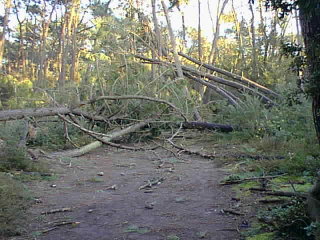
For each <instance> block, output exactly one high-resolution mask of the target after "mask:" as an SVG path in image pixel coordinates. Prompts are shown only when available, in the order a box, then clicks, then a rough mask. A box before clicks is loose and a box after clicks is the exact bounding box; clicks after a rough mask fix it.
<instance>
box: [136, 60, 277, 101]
mask: <svg viewBox="0 0 320 240" xmlns="http://www.w3.org/2000/svg"><path fill="white" fill-rule="evenodd" d="M134 56H135V57H136V58H139V59H141V60H144V61H147V63H149V64H165V65H167V66H172V67H174V66H173V64H172V63H168V62H163V61H160V60H156V59H150V58H147V57H144V56H140V55H134ZM182 70H183V71H184V73H186V72H187V73H192V74H193V75H195V76H197V77H203V78H207V79H208V80H210V81H213V82H216V83H219V84H222V85H226V86H229V87H232V88H235V89H238V90H242V91H247V92H248V93H249V94H251V95H256V96H258V97H259V98H261V101H262V102H263V103H265V104H268V105H271V106H274V105H277V103H275V102H274V101H273V100H271V99H270V98H269V97H267V96H265V95H264V94H262V93H261V92H258V90H257V89H254V88H251V87H248V86H246V85H244V84H242V83H239V82H234V81H230V80H227V79H224V78H220V77H216V76H213V75H211V74H208V73H203V72H200V71H198V70H196V69H194V68H191V67H187V66H184V65H182Z"/></svg>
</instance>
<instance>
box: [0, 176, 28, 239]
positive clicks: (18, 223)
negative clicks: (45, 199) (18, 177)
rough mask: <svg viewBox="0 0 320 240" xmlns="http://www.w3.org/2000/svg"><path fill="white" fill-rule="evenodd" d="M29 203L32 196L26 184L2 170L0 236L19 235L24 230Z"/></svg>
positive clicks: (0, 179)
mask: <svg viewBox="0 0 320 240" xmlns="http://www.w3.org/2000/svg"><path fill="white" fill-rule="evenodd" d="M29 204H30V197H29V194H28V192H27V191H26V189H25V188H24V186H23V185H22V184H21V183H19V182H17V181H15V180H13V179H12V177H11V176H10V175H9V174H5V173H1V172H0V209H1V211H0V236H14V235H19V234H21V233H22V232H23V231H24V226H25V223H26V222H27V220H26V214H25V210H26V208H27V207H28V206H29Z"/></svg>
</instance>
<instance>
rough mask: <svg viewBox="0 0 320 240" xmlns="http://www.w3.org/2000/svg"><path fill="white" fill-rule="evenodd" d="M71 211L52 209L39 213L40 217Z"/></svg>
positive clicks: (67, 209)
mask: <svg viewBox="0 0 320 240" xmlns="http://www.w3.org/2000/svg"><path fill="white" fill-rule="evenodd" d="M71 211H72V209H71V208H59V209H52V210H49V211H45V212H41V215H47V214H54V213H61V212H71Z"/></svg>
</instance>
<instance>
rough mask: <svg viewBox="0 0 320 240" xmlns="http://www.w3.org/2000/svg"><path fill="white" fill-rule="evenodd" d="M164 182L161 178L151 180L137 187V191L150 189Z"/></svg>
mask: <svg viewBox="0 0 320 240" xmlns="http://www.w3.org/2000/svg"><path fill="white" fill-rule="evenodd" d="M164 180H165V178H164V177H161V178H159V179H156V180H152V181H150V180H148V183H147V184H145V185H142V186H140V187H139V190H142V189H145V188H151V187H152V186H154V185H158V184H160V183H162V182H163V181H164Z"/></svg>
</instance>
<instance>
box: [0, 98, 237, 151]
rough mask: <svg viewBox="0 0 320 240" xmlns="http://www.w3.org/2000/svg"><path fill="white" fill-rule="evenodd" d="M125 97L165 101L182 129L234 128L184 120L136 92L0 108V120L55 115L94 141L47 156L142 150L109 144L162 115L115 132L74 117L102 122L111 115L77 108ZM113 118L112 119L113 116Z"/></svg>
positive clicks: (229, 129) (176, 109)
mask: <svg viewBox="0 0 320 240" xmlns="http://www.w3.org/2000/svg"><path fill="white" fill-rule="evenodd" d="M128 99H136V100H146V101H152V102H157V103H159V104H166V105H167V106H168V107H170V108H172V109H173V110H174V111H176V112H177V113H178V115H179V116H180V117H181V118H182V119H183V121H182V122H181V123H180V125H181V126H182V127H183V128H188V129H202V130H203V129H209V130H215V131H221V132H231V131H233V127H232V126H230V125H223V124H216V123H207V122H189V121H188V120H187V117H186V116H185V115H184V113H183V112H182V111H181V110H180V109H179V108H177V107H176V106H175V105H173V104H172V103H170V102H168V101H165V100H163V99H157V98H152V97H146V96H135V95H127V96H101V97H98V98H94V99H91V100H89V101H86V102H82V103H81V104H79V105H78V106H76V108H68V107H60V106H57V107H51V108H30V109H15V110H5V111H0V121H9V120H18V119H29V118H40V117H48V116H58V117H59V118H60V119H61V120H62V121H64V122H65V124H71V125H73V126H75V127H77V128H78V129H79V130H81V131H82V132H84V133H85V134H87V135H89V136H91V137H93V138H94V139H96V141H94V142H92V143H90V144H87V145H85V146H82V147H80V148H78V149H74V150H70V151H64V152H57V153H52V154H50V155H49V157H59V156H68V157H75V156H81V155H83V154H85V153H87V152H90V151H92V150H94V149H96V148H98V147H100V146H101V145H102V144H107V145H110V146H113V147H117V148H124V149H128V150H144V149H141V148H140V149H139V148H133V147H127V146H122V145H119V144H115V143H112V141H114V140H116V139H119V138H121V137H123V136H124V135H127V134H130V133H133V132H135V131H138V130H139V129H141V128H143V127H146V126H148V125H150V124H151V122H158V121H159V117H160V116H161V114H159V113H157V114H155V115H154V116H156V117H153V118H152V117H151V118H148V119H147V120H142V121H141V120H140V121H139V120H137V121H138V123H134V124H129V125H127V126H126V127H125V128H123V129H120V130H116V131H113V132H111V133H108V134H103V133H98V132H95V131H92V130H89V129H86V128H84V127H83V126H81V124H80V121H78V120H77V118H76V116H81V117H84V118H86V119H88V120H90V122H92V121H103V122H108V121H111V119H110V118H107V117H104V116H100V115H96V114H92V113H89V112H85V111H82V110H80V109H79V108H80V107H82V106H85V105H92V104H93V103H95V102H97V101H100V100H128ZM55 104H56V105H57V103H55ZM68 116H69V117H70V119H71V120H70V119H68ZM112 120H114V118H113V119H112ZM172 124H173V125H176V124H177V123H176V122H172ZM122 127H123V126H122ZM65 136H66V138H67V139H68V140H69V141H71V140H70V138H68V130H67V128H66V127H65ZM171 144H172V143H171ZM173 146H174V147H176V148H178V149H179V150H181V149H180V147H177V146H175V145H174V144H173ZM186 152H187V151H186ZM192 154H197V153H193V152H192ZM200 156H202V155H201V153H200Z"/></svg>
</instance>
